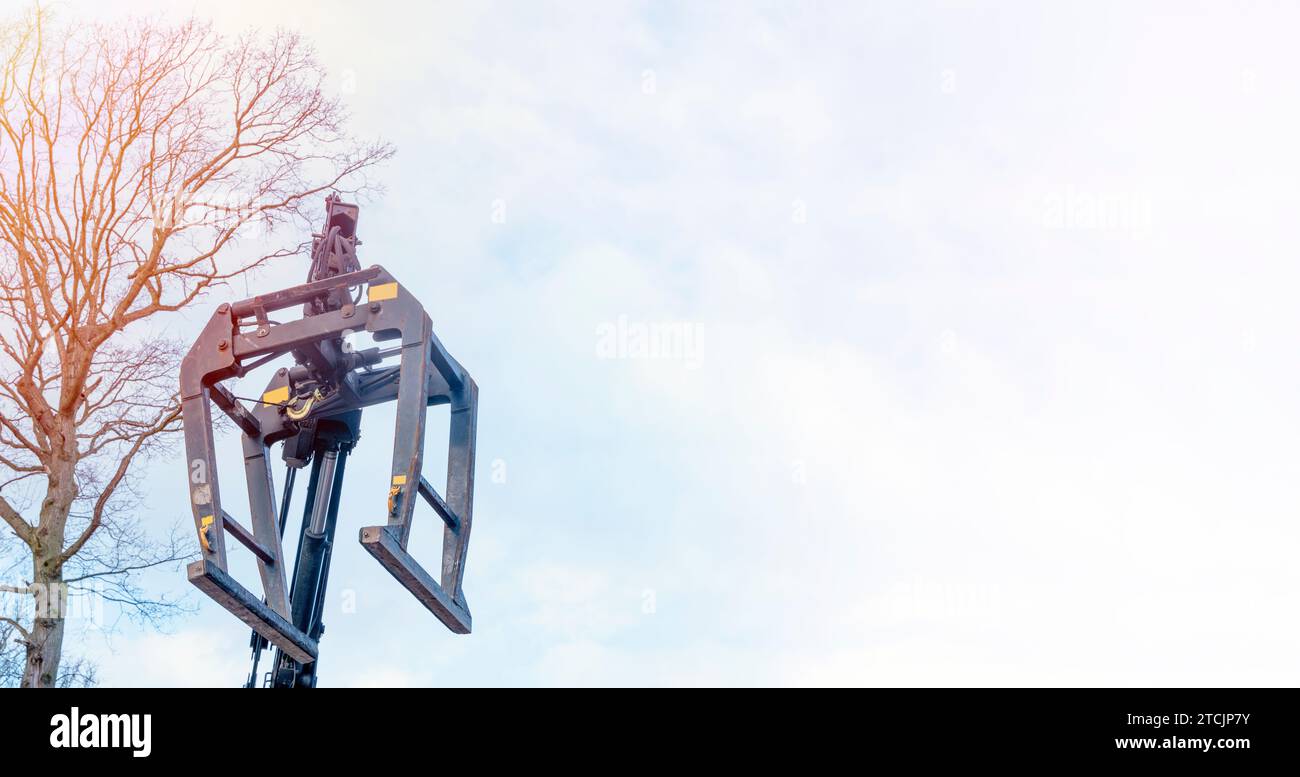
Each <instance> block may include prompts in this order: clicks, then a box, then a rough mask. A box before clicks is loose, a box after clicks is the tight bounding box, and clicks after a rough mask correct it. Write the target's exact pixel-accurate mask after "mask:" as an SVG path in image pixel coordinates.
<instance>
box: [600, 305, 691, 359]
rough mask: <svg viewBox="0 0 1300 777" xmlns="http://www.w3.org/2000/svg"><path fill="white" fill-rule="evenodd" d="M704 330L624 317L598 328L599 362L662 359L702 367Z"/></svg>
mask: <svg viewBox="0 0 1300 777" xmlns="http://www.w3.org/2000/svg"><path fill="white" fill-rule="evenodd" d="M702 339H703V338H702V336H701V326H700V324H698V323H696V322H692V321H636V320H633V319H631V318H629V317H628V316H626V315H621V316H619V317H618V318H617V319H615V320H614V321H602V322H601V323H599V324H597V325H596V358H597V359H662V360H672V361H680V362H682V363H683V364H685V365H686V366H687V367H690V368H695V367H698V366H699V365H700V357H701V352H700V351H701V340H702Z"/></svg>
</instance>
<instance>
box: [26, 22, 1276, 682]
mask: <svg viewBox="0 0 1300 777" xmlns="http://www.w3.org/2000/svg"><path fill="white" fill-rule="evenodd" d="M4 4H5V6H6V7H10V6H16V5H18V4H17V3H15V2H12V0H4ZM51 5H53V6H54V7H56V8H57V9H59V10H60V12H61V13H64V14H66V15H68V16H70V17H75V18H85V19H91V18H102V17H120V16H121V15H123V14H126V13H128V12H130V11H133V10H143V11H146V12H148V11H157V12H161V13H165V14H167V15H169V16H170V17H172V18H179V16H180V15H181V14H183V13H185V12H186V9H192V12H193V13H194V14H195V15H197V16H199V17H202V18H207V19H211V20H212V21H213V22H214V23H215V24H216V25H217V26H218V28H219V29H221V30H223V31H226V32H228V33H230V34H237V33H239V32H241V31H243V30H245V29H247V28H249V27H256V28H260V29H263V30H270V29H273V28H274V27H276V26H277V25H279V26H285V27H289V28H293V29H296V30H299V31H301V32H302V33H304V34H305V35H307V36H308V37H310V38H311V39H312V40H313V41H314V42H315V44H316V46H317V48H318V51H319V54H320V57H321V59H322V61H324V62H325V63H326V64H327V66H328V67H329V68H330V71H331V78H334V79H336V81H335V82H334V88H336V89H337V90H338V91H339V93H340V94H342V95H343V96H344V99H346V101H347V103H348V105H349V107H350V110H351V113H352V118H353V121H352V124H351V126H352V129H353V130H354V131H355V132H356V133H357V134H359V135H361V136H363V137H382V138H384V139H386V140H388V141H390V142H392V143H393V144H394V145H395V146H396V148H397V156H396V157H395V158H394V159H393V160H392V161H391V162H390V163H388V164H387V165H386V166H385V167H384V168H382V169H381V170H380V171H379V173H378V177H379V179H380V180H381V181H382V183H383V184H384V186H385V188H386V191H385V192H384V193H383V195H382V196H380V197H377V198H375V199H374V200H373V201H370V202H367V203H366V204H365V205H364V208H363V211H362V214H361V220H360V225H359V228H358V232H359V234H360V236H361V237H362V238H363V240H364V245H363V246H362V248H361V249H360V254H361V259H362V262H363V264H370V263H380V264H383V265H384V266H385V267H387V268H388V269H389V270H390V271H391V272H392V273H394V275H396V276H397V277H398V278H399V279H400V280H401V282H402V283H403V284H404V285H405V286H406V287H407V288H409V289H411V290H412V291H413V292H414V293H415V294H416V296H417V297H419V298H420V299H421V300H422V301H423V302H424V305H425V307H426V309H427V310H428V311H429V315H430V317H431V318H432V320H433V326H434V329H435V331H436V332H437V333H438V335H439V337H440V338H441V340H442V341H443V342H444V343H445V344H446V345H447V347H448V348H449V349H450V350H451V352H452V353H453V354H454V355H455V356H456V357H457V359H458V360H459V361H460V362H461V363H462V364H463V365H465V367H466V368H467V369H468V370H469V371H470V372H471V373H472V374H473V376H474V378H475V379H476V381H477V382H478V384H479V387H480V392H481V393H480V410H479V439H478V456H479V459H478V484H477V490H476V494H475V508H474V517H475V521H474V530H473V538H472V540H471V543H470V550H469V560H468V565H467V572H466V576H465V590H466V592H467V597H468V600H469V604H470V607H471V609H472V611H473V614H474V627H475V630H474V633H473V634H472V635H469V636H456V635H453V634H450V633H449V632H447V631H446V630H445V629H444V628H443V627H442V626H441V625H440V624H439V623H438V622H437V621H436V619H434V618H433V617H432V616H431V615H430V614H429V613H428V612H427V611H425V610H424V609H423V608H422V607H421V606H420V605H419V604H418V603H417V602H416V601H415V600H414V599H413V598H412V597H411V596H409V595H408V594H407V593H406V591H405V590H404V589H402V588H401V587H400V586H399V585H398V584H397V583H396V582H395V581H394V580H392V579H391V578H390V577H389V576H388V574H387V573H386V572H384V571H383V570H382V569H381V568H380V567H379V566H378V565H377V564H376V563H375V562H374V561H373V559H371V558H370V557H369V556H368V555H367V554H366V553H365V552H364V551H363V550H362V548H361V547H360V546H359V545H358V544H356V543H355V542H353V541H352V539H351V538H352V537H353V536H355V531H356V530H357V529H358V528H360V527H361V526H368V525H373V524H374V523H377V522H378V517H379V516H380V514H381V513H380V511H381V510H382V508H381V507H380V505H382V504H383V501H384V498H385V480H386V478H387V474H388V467H389V461H388V457H389V456H390V438H391V428H392V427H391V424H392V415H391V412H386V411H382V410H376V411H373V412H372V411H369V410H368V411H366V416H367V419H366V425H365V428H364V430H363V437H362V440H361V442H360V444H359V448H358V451H357V455H356V456H355V457H354V459H353V460H352V461H351V462H350V464H349V475H350V476H352V477H351V480H350V481H349V485H348V490H347V491H345V494H344V497H343V506H342V510H341V512H340V516H341V517H340V530H339V537H340V540H339V542H338V544H337V546H336V550H335V554H334V568H333V571H332V574H331V578H330V596H329V602H330V604H329V605H328V606H327V610H326V613H325V623H326V633H325V635H324V637H323V639H322V642H321V662H320V670H319V676H320V683H321V685H323V686H334V687H340V686H466V685H469V686H480V685H512V686H513V685H543V686H553V685H637V686H640V685H654V686H658V685H870V686H880V685H1084V686H1090V685H1135V686H1147V685H1294V684H1297V683H1300V669H1298V668H1297V664H1296V662H1295V660H1294V656H1295V655H1296V653H1297V652H1298V651H1300V626H1297V622H1296V619H1295V618H1294V617H1293V614H1294V612H1295V604H1296V601H1297V592H1298V591H1300V567H1298V566H1297V565H1296V564H1295V563H1294V555H1295V549H1296V547H1297V545H1298V544H1300V525H1298V523H1297V520H1296V519H1297V517H1298V515H1297V501H1298V497H1300V493H1298V492H1300V488H1298V486H1297V484H1298V483H1300V454H1298V453H1297V447H1296V445H1295V442H1294V441H1295V440H1296V439H1297V438H1298V437H1300V408H1298V406H1297V402H1296V401H1295V396H1296V395H1297V392H1296V389H1297V388H1298V387H1300V367H1297V360H1296V359H1295V358H1294V355H1295V353H1296V352H1297V349H1298V347H1300V306H1296V305H1294V304H1292V300H1293V297H1294V294H1295V291H1294V290H1295V289H1297V288H1300V283H1297V282H1298V281H1300V269H1298V268H1297V263H1296V247H1295V237H1294V235H1295V229H1294V221H1295V219H1294V218H1293V216H1294V214H1295V212H1296V210H1297V200H1298V198H1300V197H1298V195H1297V184H1296V181H1298V180H1300V146H1297V144H1296V143H1295V140H1294V139H1295V138H1296V137H1300V111H1298V108H1297V106H1300V101H1298V100H1297V97H1298V96H1300V82H1298V81H1297V76H1296V73H1297V72H1300V68H1298V67H1297V65H1300V61H1297V60H1298V58H1300V54H1297V53H1296V49H1295V46H1294V35H1293V31H1294V30H1295V29H1296V28H1297V23H1298V22H1300V19H1298V18H1297V16H1300V9H1297V8H1296V7H1295V6H1294V5H1293V4H1290V3H1283V2H1217V3H1193V2H1144V3H1110V2H1078V3H1069V2H1060V3H1051V4H1042V3H1032V2H998V3H992V2H984V3H976V2H947V3H921V2H876V3H859V2H825V3H784V4H782V3H754V2H681V3H671V2H668V3H648V2H601V3H592V2H586V3H583V2H570V3H533V2H529V3H523V2H515V3H468V2H464V3H445V2H434V3H419V4H416V3H386V2H382V1H381V0H375V1H374V2H370V3H365V4H358V3H352V2H349V3H342V2H338V3H330V2H326V3H318V2H305V1H299V0H286V1H284V2H277V3H266V2H251V1H247V0H222V1H221V2H203V1H198V0H195V1H193V2H169V3H164V2H153V1H152V0H148V1H141V2H133V3H125V2H118V1H116V0H107V1H106V0H96V1H95V2H90V1H89V0H86V1H84V2H83V1H82V0H63V1H62V2H57V3H52V4H51ZM302 261H303V260H300V259H290V260H287V261H286V264H285V265H284V266H283V267H282V268H277V269H275V270H272V271H271V272H269V273H268V274H267V275H266V276H264V277H262V278H259V279H258V280H257V283H258V284H265V285H266V286H267V287H268V288H273V287H275V286H276V285H287V284H290V283H294V282H297V280H298V279H299V278H300V277H301V275H302V273H303V271H304V270H303V268H304V267H305V265H304V264H302ZM259 290H261V289H252V291H254V292H256V291H259ZM242 292H243V289H233V290H231V297H232V298H234V297H242V296H244V294H243V293H242ZM219 296H220V295H211V296H210V297H209V298H208V299H205V300H204V301H203V302H202V303H200V304H199V305H198V306H197V307H196V308H194V309H193V310H191V311H189V312H187V313H186V314H184V315H181V316H178V317H177V318H176V319H175V321H174V322H172V323H171V324H169V325H170V326H173V327H174V328H175V331H177V332H194V331H197V329H198V327H199V326H201V324H202V322H203V321H204V320H206V318H207V316H208V315H209V314H210V311H211V309H212V308H214V307H215V306H216V305H217V304H219V303H220V302H221V301H223V299H221V298H219ZM642 344H645V345H646V346H647V347H644V348H643V347H641V346H642ZM650 346H654V347H650ZM258 388H260V387H256V388H253V389H250V391H256V390H258ZM246 395H247V394H246ZM437 410H441V411H442V412H443V413H445V409H437ZM432 418H434V419H435V420H434V422H433V423H432V424H431V431H430V436H429V438H428V442H427V444H426V465H425V466H426V471H433V472H439V471H440V468H441V466H442V462H443V459H442V458H441V457H442V456H445V454H444V453H443V452H442V451H443V449H444V445H443V439H444V438H445V433H446V432H445V429H446V426H445V416H439V415H438V414H437V413H436V412H435V413H433V414H432ZM440 424H441V425H440ZM223 444H224V445H225V446H226V450H229V451H230V452H231V463H232V468H233V467H234V466H236V462H237V461H238V459H237V457H236V456H235V453H234V452H235V451H236V450H237V446H236V442H235V441H234V440H233V439H231V440H226V441H224V443H223ZM145 474H146V477H147V478H148V481H149V482H150V483H151V484H152V486H153V487H152V488H151V490H150V491H149V493H148V496H147V499H146V504H145V506H144V512H143V515H142V520H144V521H145V522H146V524H147V525H148V526H149V527H150V528H151V530H152V531H155V532H157V533H164V532H165V531H166V528H167V527H168V526H171V525H173V524H175V523H178V522H180V523H181V524H182V525H188V522H189V520H190V519H189V516H188V509H187V507H186V492H185V480H184V477H185V471H184V469H183V467H181V466H180V464H179V463H178V462H177V461H175V460H155V461H153V462H151V463H150V464H149V465H148V470H147V472H146V473H145ZM233 482H234V479H233V478H232V477H231V476H230V475H227V476H226V477H225V479H224V480H223V486H225V487H226V488H232V487H233V486H232V485H227V484H232V483H233ZM230 498H231V497H229V496H228V497H227V499H230ZM417 513H418V511H417ZM420 520H423V521H424V523H423V524H421V523H420ZM435 520H436V519H435V518H434V517H433V516H432V515H430V514H427V513H424V514H417V525H416V528H415V530H414V538H413V544H412V549H413V550H412V552H413V555H415V556H416V557H417V558H424V559H429V560H430V563H431V560H432V559H434V558H436V557H437V555H438V549H437V544H436V542H437V533H436V532H435V531H433V530H432V529H430V528H429V527H430V526H433V521H435ZM422 528H423V531H422ZM249 572H251V567H250V569H249V570H246V574H247V573H249ZM246 579H250V584H252V583H254V582H255V581H253V580H252V579H251V578H246ZM147 583H148V585H149V586H150V588H151V589H152V590H158V591H170V592H174V593H176V594H187V595H188V596H189V597H190V599H189V600H190V602H191V603H192V604H194V605H196V606H197V612H196V613H194V614H193V615H191V616H186V617H183V618H181V619H178V620H177V621H175V622H173V623H172V624H170V625H169V626H168V627H167V629H166V630H165V631H163V632H158V631H154V630H151V629H146V628H137V627H135V626H133V625H131V624H128V623H123V624H120V625H119V628H118V629H117V630H116V632H115V633H113V634H112V635H104V634H102V633H100V630H99V629H98V628H97V625H96V624H95V623H89V624H82V626H83V627H82V628H81V629H80V630H78V631H77V634H78V637H77V642H78V644H77V645H75V647H74V649H76V650H78V651H79V652H81V653H83V654H85V655H87V656H89V657H90V658H92V659H93V660H94V661H95V662H97V664H98V665H99V671H100V679H101V682H102V684H104V685H114V686H116V685H209V686H233V685H238V684H240V683H242V681H243V679H244V677H245V675H246V673H247V671H248V656H247V640H248V631H247V628H246V627H245V626H244V625H243V624H242V623H240V622H239V621H237V620H236V619H235V618H234V617H233V616H231V615H230V614H228V613H227V612H225V611H224V610H222V609H221V608H220V607H218V606H216V605H215V604H214V603H212V602H210V601H207V600H206V598H205V597H203V596H202V595H201V594H199V593H198V592H197V591H194V592H187V588H188V586H187V584H186V583H185V581H184V575H183V572H182V571H179V570H166V571H161V572H158V573H157V574H154V575H151V576H150V577H148V578H147ZM346 602H355V608H351V607H348V606H346V605H345V603H346Z"/></svg>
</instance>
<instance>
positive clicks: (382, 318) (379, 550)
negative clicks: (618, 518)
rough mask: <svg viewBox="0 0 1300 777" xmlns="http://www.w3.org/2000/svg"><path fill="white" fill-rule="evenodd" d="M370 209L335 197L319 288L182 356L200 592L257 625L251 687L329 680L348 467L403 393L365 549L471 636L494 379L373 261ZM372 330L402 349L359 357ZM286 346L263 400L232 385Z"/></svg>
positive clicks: (239, 310) (238, 310) (209, 334)
mask: <svg viewBox="0 0 1300 777" xmlns="http://www.w3.org/2000/svg"><path fill="white" fill-rule="evenodd" d="M358 213H359V208H358V207H357V206H356V205H353V204H350V203H345V202H341V201H340V200H339V199H338V197H337V196H336V195H335V196H331V197H329V198H327V199H326V224H325V228H324V230H323V231H322V232H321V233H320V234H317V235H315V236H314V239H313V245H312V262H311V268H310V270H309V272H308V277H307V282H306V283H304V284H301V285H298V286H294V287H291V288H287V289H283V290H280V291H276V292H272V293H270V294H261V295H258V296H255V297H253V298H251V299H246V300H243V301H240V302H235V303H230V304H222V305H220V306H219V307H218V308H217V310H216V312H215V313H214V314H213V315H212V318H211V319H210V320H209V321H208V323H207V325H206V326H205V327H204V328H203V331H202V333H201V334H200V335H199V337H198V340H197V341H196V342H195V343H194V345H193V347H191V348H190V350H189V352H188V354H187V355H186V356H185V358H184V360H183V361H182V363H181V371H180V384H181V413H182V420H183V423H184V429H185V450H186V459H187V461H188V466H189V494H190V503H191V504H190V507H191V509H192V511H193V514H194V524H195V529H196V530H197V532H198V539H199V545H200V551H201V556H200V558H199V560H198V561H195V562H193V563H191V564H190V565H189V567H188V569H187V574H188V577H189V580H190V582H191V583H193V584H194V585H195V586H197V587H198V588H199V590H201V591H203V592H204V593H205V594H207V595H208V596H210V597H211V598H212V599H213V600H214V601H216V602H217V603H218V604H220V605H221V606H222V607H224V608H226V609H227V610H229V611H230V612H231V613H233V614H234V615H235V616H236V617H238V618H239V619H240V620H242V621H244V622H245V623H247V624H248V625H249V626H251V627H252V629H253V634H252V639H251V644H252V648H253V670H252V673H251V674H250V676H249V679H248V682H247V683H246V686H247V687H256V686H258V685H261V684H270V685H273V686H277V687H313V686H314V685H315V683H316V664H317V658H318V646H319V641H320V637H321V634H322V633H323V631H324V624H323V622H322V614H323V610H324V604H325V588H326V582H327V581H328V577H329V563H330V556H331V551H332V548H333V543H334V534H335V528H336V525H337V522H338V513H339V498H340V495H341V493H342V486H343V480H344V469H345V465H346V463H347V459H348V456H349V454H351V452H352V450H353V448H354V447H355V445H356V444H357V441H358V439H359V437H360V424H361V413H362V410H363V409H364V408H366V407H370V406H371V405H377V404H380V403H384V402H395V403H396V417H397V420H396V428H395V433H394V439H393V461H392V468H391V472H390V479H389V487H388V490H387V493H386V494H377V495H376V499H375V507H376V512H379V510H380V509H381V508H380V505H382V506H383V509H386V515H385V517H384V519H383V520H382V521H379V522H378V525H374V526H367V527H364V528H361V529H360V541H361V545H362V546H363V547H364V548H365V549H366V550H367V551H368V552H369V553H370V554H371V555H372V556H374V557H375V559H377V560H378V561H379V563H380V564H381V565H382V566H383V567H384V569H386V570H388V572H389V573H390V574H391V575H392V576H393V577H394V578H396V579H397V581H398V582H399V583H401V584H402V585H403V586H405V587H406V589H407V590H408V591H410V592H411V593H412V594H414V595H415V597H416V598H417V599H418V600H419V601H420V603H421V604H423V605H424V606H425V607H426V608H428V609H429V611H431V612H432V613H433V614H434V615H435V616H437V618H438V620H440V621H442V623H443V624H444V625H445V626H446V627H447V628H448V629H450V630H451V631H453V632H455V633H457V634H468V633H469V632H470V627H471V623H472V622H471V618H470V612H469V605H468V604H467V603H466V601H465V593H464V590H463V589H462V587H461V583H462V580H463V579H464V573H465V554H466V550H467V548H468V545H469V535H470V526H471V522H472V520H473V505H474V440H475V434H476V421H477V416H478V386H477V385H476V384H475V383H474V380H473V378H471V377H470V375H469V373H468V372H466V371H465V368H464V367H462V366H461V365H460V364H459V363H458V362H457V361H456V360H455V359H453V358H452V356H451V354H449V353H448V352H447V349H446V348H444V347H443V345H442V343H441V342H440V341H439V340H438V338H437V336H436V335H435V334H434V333H433V327H432V324H431V322H430V319H429V316H428V314H426V313H425V311H424V308H423V307H422V306H421V305H420V303H419V302H418V301H417V300H416V299H415V297H413V296H412V295H411V294H410V292H409V291H407V289H406V288H405V287H403V286H402V285H401V284H400V283H399V282H398V281H397V279H396V278H394V277H393V276H392V275H390V274H389V273H388V271H387V270H385V269H384V268H383V267H380V266H378V265H374V266H371V267H369V268H366V269H362V268H361V266H360V263H359V262H358V260H357V255H356V247H357V245H359V243H360V241H359V240H357V237H356V224H357V216H358ZM295 314H297V317H296V318H294V316H295ZM273 316H274V318H273ZM363 332H364V333H369V335H370V337H371V339H373V340H374V341H375V342H376V343H380V344H382V343H392V345H391V347H387V348H383V347H380V346H376V347H370V348H364V349H360V350H358V349H356V348H354V347H353V346H352V344H351V343H350V342H349V339H348V338H349V336H351V335H360V333H363ZM286 355H287V356H291V357H292V359H293V362H294V363H293V366H286V367H281V368H280V369H278V370H277V371H276V372H275V374H274V375H273V376H272V377H271V380H270V382H269V383H268V384H267V386H266V389H265V390H264V391H263V392H262V394H261V397H260V400H259V401H257V402H255V403H254V404H252V406H251V407H250V406H249V405H246V404H245V402H246V400H243V399H240V398H239V397H237V396H236V395H235V394H234V393H233V392H232V391H231V390H230V389H229V388H228V387H227V386H225V385H223V381H226V380H228V379H231V378H240V377H243V376H244V375H246V374H247V373H249V372H251V371H252V370H254V369H256V368H257V367H260V366H262V365H265V364H268V363H270V362H271V361H273V360H275V359H277V358H280V357H283V356H286ZM394 360H395V362H396V363H393V362H394ZM213 405H215V406H216V407H217V408H218V409H219V410H221V411H222V412H224V413H225V414H226V415H227V416H229V418H230V420H231V421H233V422H234V424H235V426H236V427H238V428H239V430H240V431H241V432H242V433H243V435H242V444H243V464H244V474H245V477H246V478H247V481H248V511H249V512H248V516H249V518H248V522H247V523H244V522H241V521H240V520H238V519H236V518H235V517H234V516H233V515H232V513H231V512H228V511H227V505H225V504H223V502H222V499H221V493H220V490H219V488H218V483H217V452H216V438H215V434H214V429H213V415H212V406H213ZM437 405H448V406H449V409H450V412H451V420H450V439H449V447H448V453H447V482H446V491H445V495H443V494H439V493H438V491H437V490H435V488H434V487H433V485H432V484H430V482H429V481H428V480H426V479H425V477H424V476H423V473H422V472H421V464H422V461H423V453H424V430H425V417H426V411H427V409H428V408H429V407H430V406H437ZM276 443H281V444H282V458H283V460H284V462H285V465H286V475H285V479H284V488H283V493H282V494H281V495H280V498H279V499H278V500H277V498H276V489H275V482H274V480H273V478H272V475H271V461H270V456H271V446H273V445H275V444H276ZM308 467H309V473H310V474H309V475H308V483H307V492H306V498H305V505H304V509H303V518H302V524H301V526H300V527H299V539H298V543H297V554H296V558H295V560H294V564H293V568H292V570H290V569H289V565H288V564H287V563H286V559H285V557H284V544H283V540H284V533H285V529H286V526H287V524H288V517H289V508H290V500H291V498H292V494H293V486H294V480H295V477H296V474H297V472H298V471H299V470H301V469H304V468H308ZM417 499H423V500H424V501H425V502H427V503H428V504H429V506H431V507H432V508H433V511H434V512H435V513H436V514H437V515H438V517H439V518H441V520H442V524H443V542H442V566H441V569H440V575H439V578H438V579H436V580H435V579H434V577H433V576H432V575H431V574H430V573H429V572H427V571H425V568H424V567H423V566H421V565H420V563H419V562H417V561H416V560H415V559H414V558H413V557H412V556H411V555H410V553H409V551H408V548H407V543H408V541H409V538H410V530H411V519H412V515H413V512H414V508H415V504H416V502H417ZM231 538H233V539H234V540H236V541H237V542H238V543H239V544H240V545H243V546H244V547H245V548H247V549H248V550H249V551H251V552H252V554H253V556H254V557H255V558H256V561H257V569H258V572H259V576H260V578H261V588H262V594H261V595H260V596H259V595H257V594H254V593H253V592H252V591H250V590H249V589H248V588H246V587H245V586H244V584H242V583H240V582H239V581H237V580H235V579H234V577H233V576H232V575H231V573H230V568H229V566H228V564H227V550H228V547H229V543H228V542H227V540H228V539H231ZM268 646H274V647H275V649H276V660H275V663H274V666H273V669H272V671H271V672H270V673H269V680H267V681H265V682H263V681H262V680H261V679H260V678H259V677H258V673H257V663H258V659H259V656H260V654H261V651H262V650H263V649H264V648H266V647H268Z"/></svg>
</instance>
